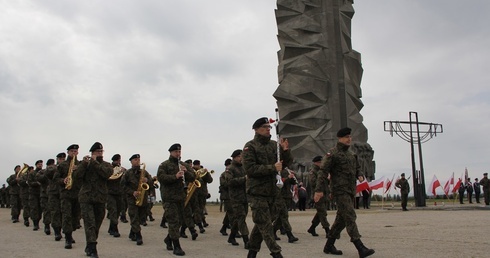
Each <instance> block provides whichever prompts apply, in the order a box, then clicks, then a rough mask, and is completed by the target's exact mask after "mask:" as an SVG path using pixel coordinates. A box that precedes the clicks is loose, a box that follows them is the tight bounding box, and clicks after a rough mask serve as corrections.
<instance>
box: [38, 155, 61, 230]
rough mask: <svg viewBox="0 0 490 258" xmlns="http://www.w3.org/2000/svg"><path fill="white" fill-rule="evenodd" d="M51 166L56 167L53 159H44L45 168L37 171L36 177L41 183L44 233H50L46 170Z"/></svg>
mask: <svg viewBox="0 0 490 258" xmlns="http://www.w3.org/2000/svg"><path fill="white" fill-rule="evenodd" d="M50 167H53V168H56V166H55V165H54V159H48V161H46V168H45V169H42V170H41V171H39V173H37V175H36V179H37V181H38V182H39V183H41V195H40V197H41V210H42V217H43V224H44V233H45V234H46V235H50V234H51V229H50V225H51V211H50V209H49V205H48V186H49V179H48V177H47V173H48V172H47V171H48V168H50Z"/></svg>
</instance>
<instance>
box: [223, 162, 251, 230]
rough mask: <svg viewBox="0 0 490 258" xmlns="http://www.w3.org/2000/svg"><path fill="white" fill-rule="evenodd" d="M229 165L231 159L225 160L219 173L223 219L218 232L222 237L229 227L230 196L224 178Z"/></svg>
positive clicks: (227, 172)
mask: <svg viewBox="0 0 490 258" xmlns="http://www.w3.org/2000/svg"><path fill="white" fill-rule="evenodd" d="M230 165H231V159H226V160H225V171H224V172H223V173H221V175H220V177H219V194H220V196H219V198H220V199H221V201H222V202H223V204H224V208H225V217H224V218H223V222H222V224H223V226H221V229H220V230H219V232H220V233H221V235H223V236H227V235H228V233H226V229H227V228H228V227H229V226H230V217H231V215H230V213H231V207H230V194H229V190H228V184H227V182H226V176H227V174H229V170H228V168H229V167H230ZM247 210H248V208H247Z"/></svg>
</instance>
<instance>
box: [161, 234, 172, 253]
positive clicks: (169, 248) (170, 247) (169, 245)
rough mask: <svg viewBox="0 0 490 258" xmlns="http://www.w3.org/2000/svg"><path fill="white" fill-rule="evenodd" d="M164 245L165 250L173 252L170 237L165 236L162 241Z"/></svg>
mask: <svg viewBox="0 0 490 258" xmlns="http://www.w3.org/2000/svg"><path fill="white" fill-rule="evenodd" d="M163 242H165V244H166V245H167V250H169V251H172V250H174V247H173V246H172V239H170V236H169V235H168V234H167V237H165V239H164V240H163Z"/></svg>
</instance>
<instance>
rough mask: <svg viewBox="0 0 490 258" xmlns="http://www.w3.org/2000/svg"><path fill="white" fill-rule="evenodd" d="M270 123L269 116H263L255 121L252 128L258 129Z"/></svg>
mask: <svg viewBox="0 0 490 258" xmlns="http://www.w3.org/2000/svg"><path fill="white" fill-rule="evenodd" d="M268 123H269V118H267V117H261V118H259V119H257V121H255V123H254V124H253V125H252V129H257V128H259V127H261V126H263V125H265V124H268Z"/></svg>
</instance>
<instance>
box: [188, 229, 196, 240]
mask: <svg viewBox="0 0 490 258" xmlns="http://www.w3.org/2000/svg"><path fill="white" fill-rule="evenodd" d="M189 230H190V231H191V238H192V240H196V239H197V236H198V234H197V231H196V229H195V228H189Z"/></svg>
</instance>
